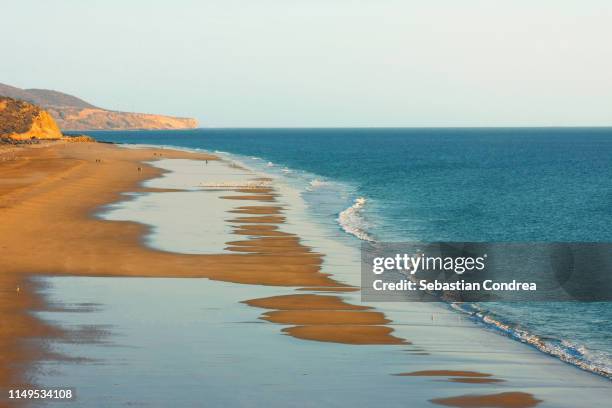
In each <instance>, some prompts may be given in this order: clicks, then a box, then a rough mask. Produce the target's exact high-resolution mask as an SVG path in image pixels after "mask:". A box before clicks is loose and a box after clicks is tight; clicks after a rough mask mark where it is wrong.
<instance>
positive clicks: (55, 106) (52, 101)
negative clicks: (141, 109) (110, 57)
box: [0, 84, 198, 131]
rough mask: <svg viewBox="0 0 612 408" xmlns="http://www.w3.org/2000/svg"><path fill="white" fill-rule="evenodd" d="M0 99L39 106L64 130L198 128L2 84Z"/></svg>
mask: <svg viewBox="0 0 612 408" xmlns="http://www.w3.org/2000/svg"><path fill="white" fill-rule="evenodd" d="M0 96H4V97H9V98H13V99H18V100H22V101H26V102H29V103H31V104H34V105H38V106H40V107H41V108H43V109H44V110H45V111H47V112H49V114H50V115H51V116H52V117H53V119H55V122H56V123H57V125H58V126H59V127H60V128H61V129H62V130H72V131H75V130H77V131H83V130H166V129H194V128H196V127H198V122H197V120H196V119H193V118H182V117H175V116H167V115H157V114H149V113H135V112H120V111H113V110H107V109H103V108H100V107H97V106H95V105H92V104H90V103H89V102H86V101H84V100H82V99H80V98H77V97H76V96H73V95H68V94H65V93H63V92H58V91H53V90H48V89H21V88H17V87H14V86H10V85H5V84H0Z"/></svg>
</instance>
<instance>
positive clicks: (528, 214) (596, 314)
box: [88, 128, 612, 378]
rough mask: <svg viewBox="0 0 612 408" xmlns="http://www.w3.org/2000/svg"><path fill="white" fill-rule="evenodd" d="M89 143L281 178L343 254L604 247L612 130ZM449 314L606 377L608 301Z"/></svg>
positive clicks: (129, 136) (215, 132)
mask: <svg viewBox="0 0 612 408" xmlns="http://www.w3.org/2000/svg"><path fill="white" fill-rule="evenodd" d="M88 133H89V134H91V135H92V136H94V137H96V138H97V139H98V140H104V141H112V142H116V143H128V144H153V145H163V146H175V147H181V148H189V149H200V150H206V151H211V152H217V153H219V154H221V155H226V156H228V157H231V158H232V159H234V160H238V161H240V162H242V163H244V164H245V165H247V166H248V167H251V168H253V169H255V170H259V171H262V172H266V173H270V174H273V175H275V176H277V177H282V178H283V179H284V180H285V181H286V182H287V183H290V184H291V185H293V186H294V187H297V188H298V189H300V191H301V192H302V197H303V198H304V200H305V202H306V203H307V204H308V212H309V215H310V217H311V218H312V220H313V221H314V222H316V223H317V224H319V225H321V226H322V227H324V229H325V231H326V233H327V234H328V236H329V237H331V238H333V239H336V240H341V241H342V242H344V243H348V244H349V245H354V246H359V245H360V243H361V242H362V241H363V240H367V241H381V242H402V241H458V242H462V241H479V242H612V160H611V158H612V128H562V129H561V128H491V129H487V128H474V129H450V128H448V129H432V128H428V129H391V128H389V129H197V130H186V131H129V132H88ZM405 307H406V308H409V307H410V303H406V304H405ZM454 308H455V309H457V310H458V311H459V312H466V313H469V314H470V315H471V316H472V319H473V321H474V324H476V325H480V326H482V328H483V329H486V330H494V331H496V332H498V333H500V334H501V335H505V336H508V337H510V338H513V339H515V340H517V341H520V342H523V343H526V344H528V345H530V346H532V347H535V348H537V349H539V350H540V351H542V352H545V353H547V354H550V355H552V356H555V357H557V358H560V359H561V360H563V361H566V362H568V363H571V364H574V365H576V366H578V367H580V368H582V369H585V370H587V371H591V372H594V373H597V374H600V375H604V376H606V377H609V378H610V377H612V335H611V333H612V307H610V304H609V303H605V302H601V303H571V302H564V303H552V302H548V303H545V302H533V303H511V304H503V303H483V304H469V305H454Z"/></svg>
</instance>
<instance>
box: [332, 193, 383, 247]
mask: <svg viewBox="0 0 612 408" xmlns="http://www.w3.org/2000/svg"><path fill="white" fill-rule="evenodd" d="M365 204H366V199H365V198H363V197H359V198H357V199H356V200H355V203H354V204H353V205H352V206H350V207H349V208H347V209H346V210H344V211H342V212H341V213H340V214H338V219H337V221H338V223H339V224H340V226H341V227H342V229H343V230H344V231H345V232H347V233H349V234H352V235H354V236H356V237H357V238H359V239H361V240H364V241H374V239H373V238H372V237H370V235H368V233H367V231H366V225H365V224H366V223H365V220H364V219H363V217H362V215H361V212H362V211H363V207H364V206H365Z"/></svg>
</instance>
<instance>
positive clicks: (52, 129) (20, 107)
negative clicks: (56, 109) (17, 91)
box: [0, 96, 62, 140]
mask: <svg viewBox="0 0 612 408" xmlns="http://www.w3.org/2000/svg"><path fill="white" fill-rule="evenodd" d="M0 137H8V138H10V139H15V140H29V139H60V138H61V137H62V132H61V131H60V128H59V126H58V125H57V123H55V120H54V119H53V117H52V116H51V115H50V114H49V113H48V112H46V111H44V110H43V109H41V108H39V107H38V106H36V105H32V104H31V103H28V102H25V101H20V100H16V99H12V98H6V97H1V96H0Z"/></svg>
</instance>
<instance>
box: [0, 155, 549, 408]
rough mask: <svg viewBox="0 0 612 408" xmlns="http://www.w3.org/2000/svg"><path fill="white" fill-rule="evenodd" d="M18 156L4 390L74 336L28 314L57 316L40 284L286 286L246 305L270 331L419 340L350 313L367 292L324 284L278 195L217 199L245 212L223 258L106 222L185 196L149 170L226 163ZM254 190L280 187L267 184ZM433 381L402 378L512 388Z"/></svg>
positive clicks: (2, 331) (9, 211)
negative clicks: (162, 280) (355, 295)
mask: <svg viewBox="0 0 612 408" xmlns="http://www.w3.org/2000/svg"><path fill="white" fill-rule="evenodd" d="M2 154H3V153H2V152H1V151H0V156H1V155H2ZM7 154H10V160H2V161H0V208H1V211H2V220H3V222H2V223H1V224H0V250H1V251H2V260H3V264H2V274H1V275H0V293H1V295H2V296H0V315H2V316H7V318H6V319H3V320H2V322H1V324H0V349H2V350H3V353H2V355H0V389H2V388H7V387H13V386H27V385H28V384H29V383H30V382H31V381H30V380H29V379H28V378H26V376H25V374H26V370H27V368H28V367H29V366H30V365H31V364H32V363H34V362H36V361H38V360H40V359H43V358H61V356H56V355H50V354H49V353H48V352H47V351H46V350H45V349H44V345H43V344H44V343H41V342H29V341H27V340H28V339H40V338H43V339H44V338H53V337H61V336H66V333H63V332H62V331H61V330H60V329H58V328H55V327H53V326H50V325H49V324H46V323H44V322H42V321H40V320H38V319H36V318H34V317H33V316H32V315H31V314H29V313H28V311H29V310H32V309H39V310H40V309H44V308H45V307H47V306H46V305H44V304H43V302H42V300H41V298H40V297H39V296H38V294H37V291H36V288H35V287H33V285H32V283H31V281H30V278H31V277H33V276H36V275H67V276H96V277H104V276H116V277H182V278H210V279H214V280H219V281H226V282H234V283H241V284H255V285H270V286H287V287H292V288H295V289H296V291H298V292H296V293H295V294H291V295H283V296H273V297H267V298H260V299H245V300H244V303H246V304H247V305H249V306H252V307H255V308H260V309H263V310H262V314H261V317H260V319H261V320H262V321H265V322H268V323H271V324H278V325H279V330H278V333H279V335H289V336H292V337H295V338H296V339H302V340H307V341H317V342H330V343H339V344H346V345H352V346H355V345H363V346H367V345H406V344H410V339H406V338H400V337H398V336H397V335H395V334H394V329H393V328H392V327H389V323H390V319H389V318H387V317H386V316H385V315H384V314H383V313H381V312H380V311H376V310H373V309H372V308H371V307H368V306H362V305H358V304H354V303H349V302H347V301H346V300H345V298H344V297H343V294H344V293H351V292H353V291H355V290H357V288H355V287H352V286H349V285H346V284H344V283H342V282H339V281H337V280H336V279H334V278H333V276H330V275H329V274H326V273H323V272H322V271H321V265H322V263H323V257H324V254H320V253H317V252H315V251H314V250H313V249H312V248H310V247H308V246H306V245H304V244H303V243H302V242H301V240H300V237H299V236H297V235H295V234H292V233H290V232H286V231H284V230H282V229H281V228H280V226H281V225H283V224H284V223H285V222H286V217H287V216H286V214H285V213H286V208H284V207H283V206H282V205H280V204H279V203H278V197H279V195H278V193H277V191H276V190H275V189H274V188H273V187H257V188H219V187H217V188H216V190H221V191H224V193H223V196H222V197H221V198H222V199H224V200H230V201H235V202H236V206H235V207H234V208H233V209H232V210H230V211H228V217H227V218H226V219H225V222H226V223H228V224H229V225H231V226H232V228H233V230H232V234H233V235H234V236H235V237H236V240H234V241H229V242H227V243H226V247H225V251H224V252H223V253H219V254H214V255H190V254H178V253H172V252H167V251H162V250H156V249H153V248H150V247H148V246H146V245H144V242H143V239H144V238H143V237H145V236H146V235H147V233H148V232H149V231H150V227H148V226H145V225H143V224H139V223H136V222H128V221H106V220H102V219H99V218H97V217H96V216H95V214H96V211H99V210H100V208H101V207H103V206H105V205H107V204H110V203H113V202H116V201H118V200H125V199H127V197H126V196H124V195H122V193H125V192H137V193H148V192H169V193H170V192H178V191H182V190H179V189H164V188H151V187H142V186H141V183H142V182H143V181H145V180H149V179H152V178H155V177H159V176H160V175H162V173H163V170H161V169H159V168H156V167H153V166H151V165H149V164H147V163H146V162H149V161H154V160H158V159H167V158H173V159H190V160H210V161H214V160H217V159H218V158H217V157H215V156H211V155H205V154H196V153H188V152H183V151H174V150H169V149H124V148H119V147H117V146H113V145H107V144H96V143H82V144H81V143H73V144H66V143H56V144H49V145H46V146H42V147H36V148H23V149H17V150H14V149H13V150H11V151H10V152H7ZM236 168H239V167H236ZM252 181H265V182H272V180H271V179H267V178H257V177H254V178H252ZM247 202H248V204H247ZM232 216H233V217H232ZM305 292H310V293H305ZM334 292H335V293H334ZM422 354H423V355H427V353H422ZM433 373H434V372H433V371H430V372H420V374H416V373H405V374H400V375H401V376H406V377H411V376H434V377H448V381H452V382H459V383H465V384H466V387H469V386H470V385H469V384H478V383H480V384H485V383H486V382H487V381H489V382H494V381H501V379H499V380H497V379H491V378H490V376H491V375H490V374H480V373H477V372H473V371H469V370H466V371H452V370H451V371H444V372H442V371H439V372H436V374H433ZM390 374H391V373H390ZM407 402H409V401H407ZM431 402H433V403H435V404H439V405H447V406H465V407H479V406H482V407H484V406H500V407H531V406H535V405H536V404H537V403H538V402H539V400H537V399H535V397H533V396H532V395H531V394H528V393H524V392H508V393H501V394H499V393H498V394H483V395H468V394H467V393H466V395H460V396H458V397H451V398H444V399H433V400H431ZM0 404H1V403H0ZM487 404H488V405H487Z"/></svg>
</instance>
